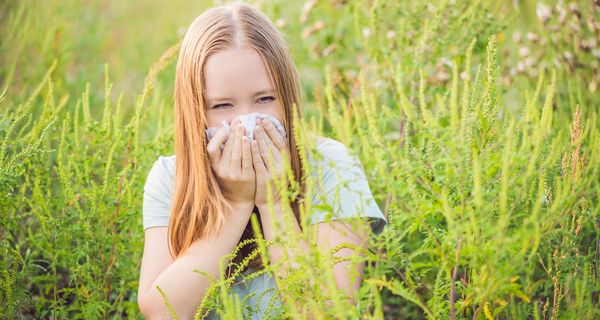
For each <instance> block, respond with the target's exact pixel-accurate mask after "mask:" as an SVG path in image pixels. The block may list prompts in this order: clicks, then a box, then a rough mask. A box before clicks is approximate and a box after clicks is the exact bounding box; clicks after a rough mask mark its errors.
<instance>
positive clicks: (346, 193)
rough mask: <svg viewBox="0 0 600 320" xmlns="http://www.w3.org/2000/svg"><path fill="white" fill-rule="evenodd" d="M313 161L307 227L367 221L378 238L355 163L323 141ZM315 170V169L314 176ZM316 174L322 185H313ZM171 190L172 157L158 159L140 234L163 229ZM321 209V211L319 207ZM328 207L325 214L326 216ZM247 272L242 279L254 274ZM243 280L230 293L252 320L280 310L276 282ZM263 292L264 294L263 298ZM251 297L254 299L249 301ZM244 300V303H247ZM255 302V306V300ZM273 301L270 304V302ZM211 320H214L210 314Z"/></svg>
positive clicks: (376, 213)
mask: <svg viewBox="0 0 600 320" xmlns="http://www.w3.org/2000/svg"><path fill="white" fill-rule="evenodd" d="M315 141H316V151H317V152H318V153H319V155H318V156H316V157H313V156H310V155H309V157H308V162H309V167H310V168H311V169H313V168H314V169H315V170H310V171H311V175H312V176H313V177H315V178H316V181H317V183H316V184H315V186H314V190H313V194H312V205H313V208H312V212H311V216H310V223H311V224H314V223H319V222H323V221H326V220H327V219H328V218H331V220H337V219H343V218H349V217H358V216H361V217H368V218H369V220H370V225H371V229H372V230H373V233H374V234H379V233H381V232H382V231H383V228H384V227H385V226H386V225H387V223H388V221H387V219H386V218H385V216H384V215H383V213H382V212H381V210H380V209H379V207H378V205H377V203H376V202H375V200H374V199H373V196H372V194H371V190H370V188H369V184H368V182H367V179H366V176H365V173H364V169H363V167H362V164H361V163H360V160H358V158H357V157H356V156H353V155H351V154H350V152H349V150H348V149H347V148H346V146H345V145H344V144H342V143H341V142H339V141H337V140H334V139H330V138H324V137H317V138H316V140H315ZM316 168H320V170H317V169H316ZM319 171H320V172H321V174H322V175H321V177H322V180H321V179H318V178H317V177H319V176H320V175H319V173H318V172H319ZM174 187H175V155H172V156H168V157H164V156H159V157H158V160H156V162H155V163H154V165H153V166H152V168H151V169H150V172H149V173H148V176H147V179H146V184H145V185H144V199H143V228H144V230H145V229H147V228H151V227H167V226H168V224H169V216H170V214H171V199H172V195H173V191H174ZM324 204H325V205H324ZM327 207H329V208H330V210H326V208H327ZM254 271H255V270H254V269H252V268H248V270H246V271H245V272H244V274H245V275H247V274H250V273H252V272H254ZM241 280H243V278H242V276H241V275H239V276H238V278H236V279H235V282H234V284H233V285H232V287H231V289H232V291H233V293H234V294H236V295H238V297H239V300H240V301H244V298H245V297H246V301H245V307H244V310H246V306H248V307H249V308H251V309H253V310H254V311H253V312H252V317H251V318H252V319H263V318H265V317H266V316H267V315H266V314H265V310H266V309H267V306H268V305H269V302H271V303H274V304H275V306H279V305H280V304H281V302H280V301H279V296H278V295H277V294H276V291H275V290H276V289H275V288H276V286H275V280H274V279H273V277H272V276H271V275H270V274H269V273H268V272H265V273H262V274H260V275H259V276H257V277H254V278H252V279H249V280H246V281H245V282H244V281H241ZM265 291H267V292H265ZM263 292H265V293H264V294H263ZM250 293H255V294H254V295H250V296H248V295H249V294H250ZM247 296H248V297H247ZM259 299H260V300H259ZM272 299H274V301H271V300H272ZM209 318H210V319H217V317H216V316H215V315H214V313H211V314H210V317H209Z"/></svg>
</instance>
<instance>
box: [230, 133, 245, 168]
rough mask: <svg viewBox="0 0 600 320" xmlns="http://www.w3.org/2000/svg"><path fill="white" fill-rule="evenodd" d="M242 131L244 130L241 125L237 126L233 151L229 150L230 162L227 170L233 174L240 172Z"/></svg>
mask: <svg viewBox="0 0 600 320" xmlns="http://www.w3.org/2000/svg"><path fill="white" fill-rule="evenodd" d="M244 130H245V128H244V126H242V125H241V124H238V126H237V127H236V129H235V140H234V142H233V149H231V162H230V163H229V169H230V170H232V171H233V172H240V171H241V169H242V136H243V135H244V134H243V132H244Z"/></svg>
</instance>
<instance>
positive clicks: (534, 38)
mask: <svg viewBox="0 0 600 320" xmlns="http://www.w3.org/2000/svg"><path fill="white" fill-rule="evenodd" d="M525 37H527V40H529V41H531V42H537V41H538V40H539V39H540V37H539V36H538V35H537V34H535V33H533V32H527V34H525Z"/></svg>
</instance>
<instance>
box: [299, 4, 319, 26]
mask: <svg viewBox="0 0 600 320" xmlns="http://www.w3.org/2000/svg"><path fill="white" fill-rule="evenodd" d="M316 3H317V1H316V0H308V1H306V2H305V3H304V5H303V6H302V10H301V11H300V22H302V23H305V22H306V20H308V14H309V13H310V10H311V9H312V8H313V7H314V6H315V4H316Z"/></svg>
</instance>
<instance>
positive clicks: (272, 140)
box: [251, 119, 290, 207]
mask: <svg viewBox="0 0 600 320" xmlns="http://www.w3.org/2000/svg"><path fill="white" fill-rule="evenodd" d="M251 149H252V163H253V165H254V171H255V172H256V194H255V196H254V204H255V205H256V206H257V207H261V206H265V205H266V204H267V184H269V185H270V186H271V192H272V194H273V203H278V202H279V201H280V199H281V195H280V193H279V190H278V189H277V186H276V185H275V183H274V182H275V180H274V179H275V177H278V178H279V179H286V177H287V174H286V172H285V170H286V168H287V166H288V165H289V158H290V157H289V154H290V153H289V149H288V146H287V142H286V140H285V138H284V137H283V136H282V135H281V133H279V131H277V128H275V125H274V124H273V123H272V122H271V121H269V120H266V119H257V120H256V127H255V128H254V141H252V144H251ZM269 154H270V155H271V158H272V160H273V166H272V167H271V166H270V165H269ZM286 183H287V179H286Z"/></svg>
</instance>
